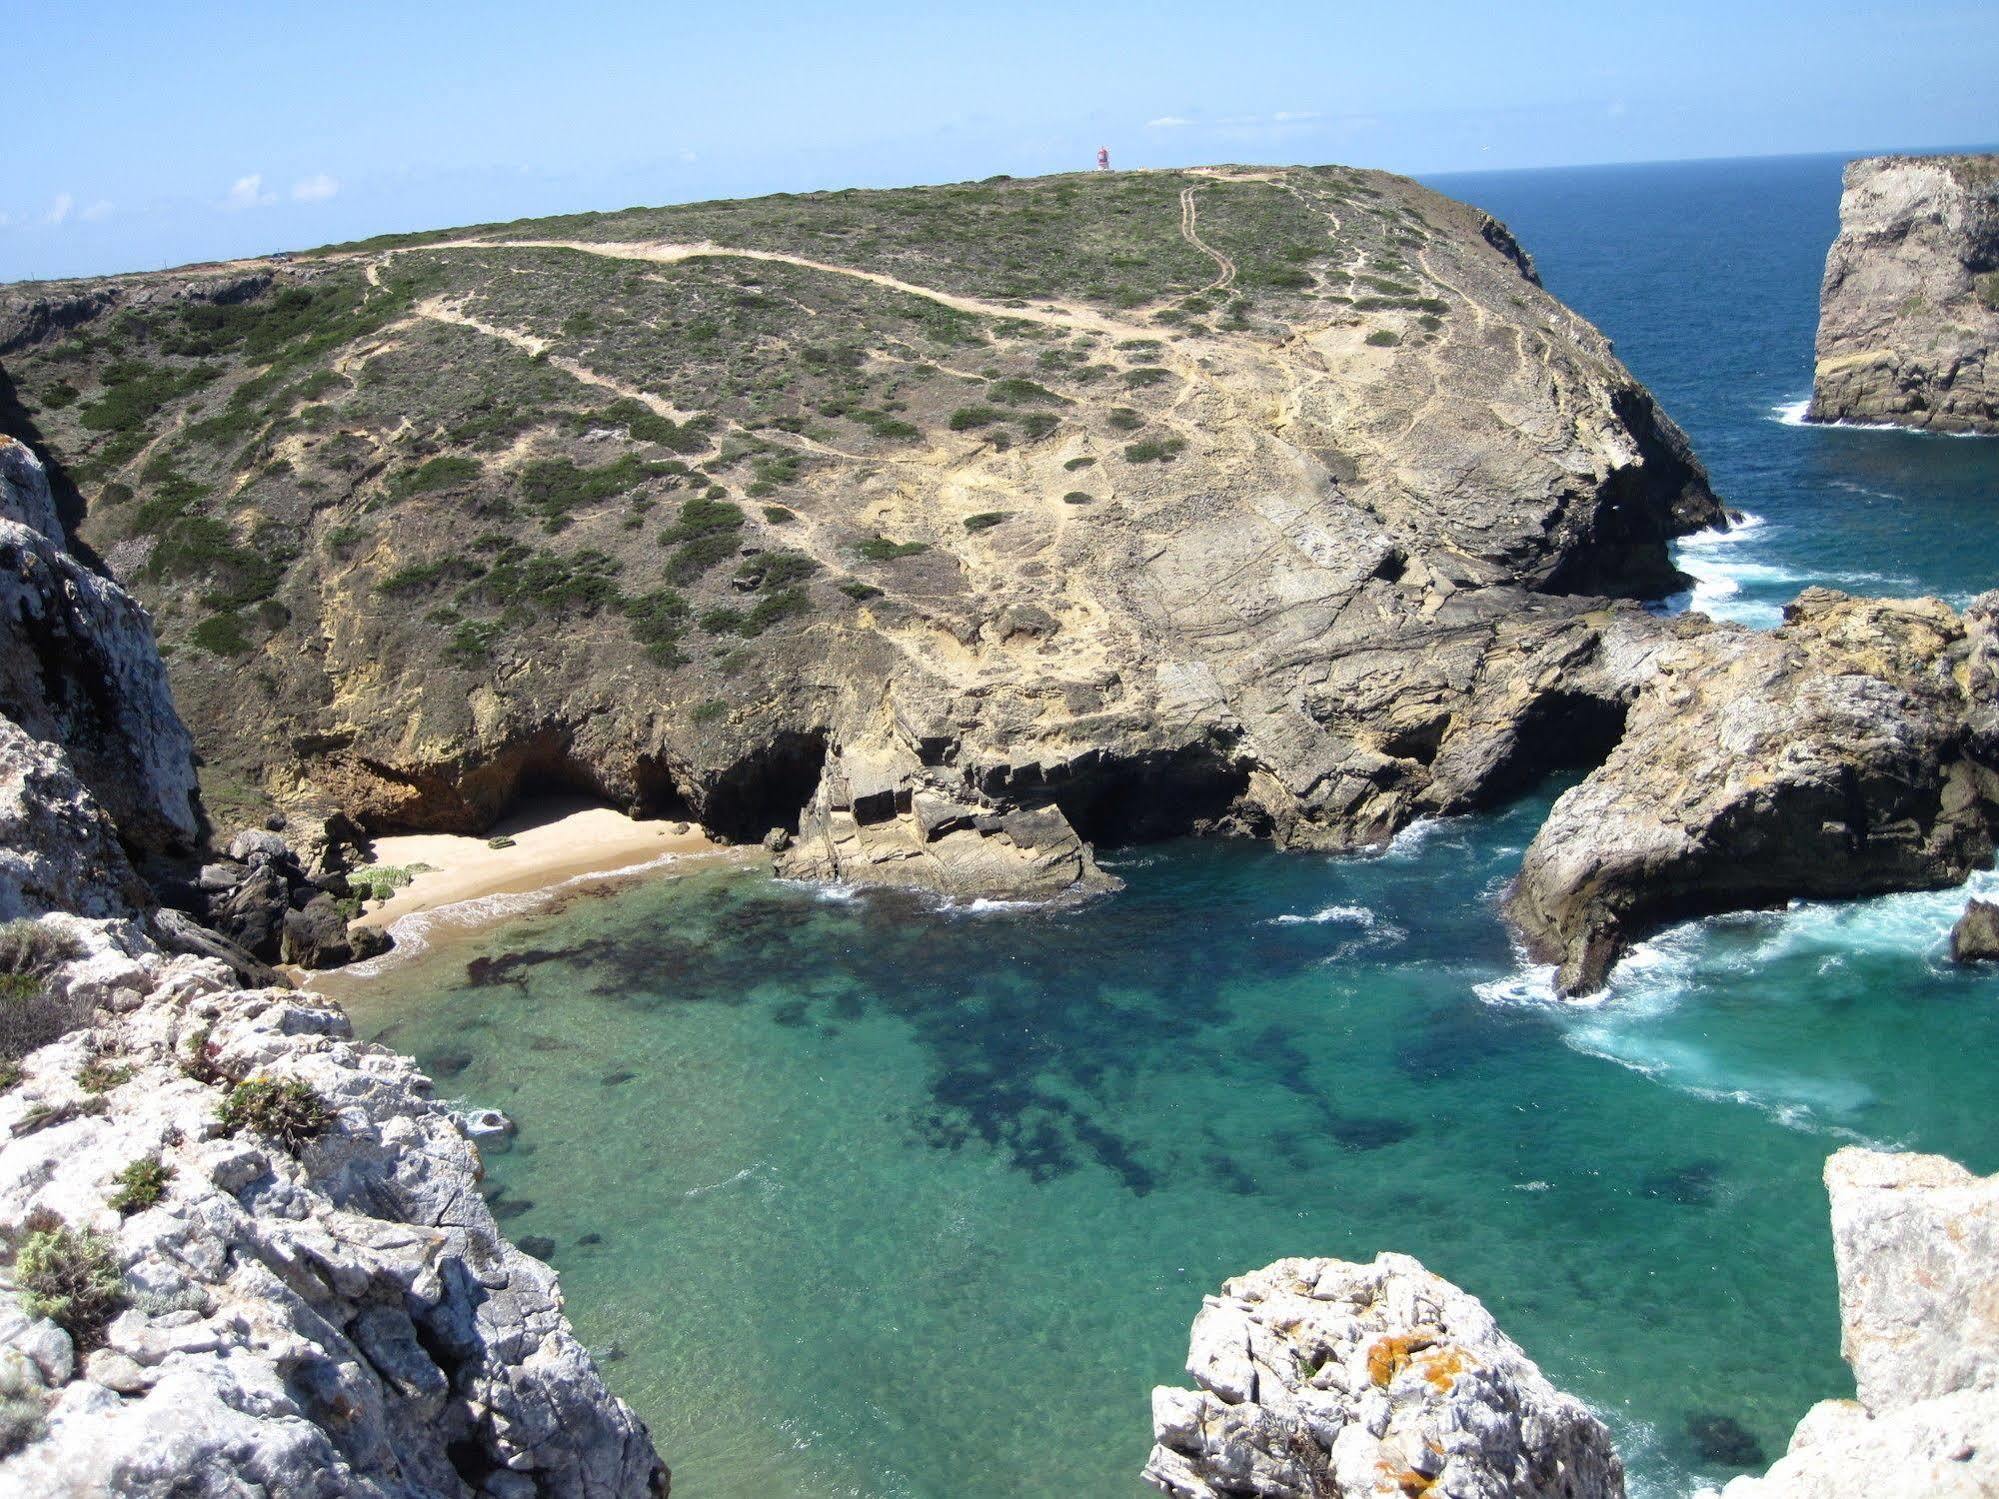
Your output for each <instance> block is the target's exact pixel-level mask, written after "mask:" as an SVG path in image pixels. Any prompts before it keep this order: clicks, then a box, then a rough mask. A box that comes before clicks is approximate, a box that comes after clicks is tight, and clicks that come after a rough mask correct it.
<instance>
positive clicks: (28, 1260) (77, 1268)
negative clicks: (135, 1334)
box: [14, 1220, 125, 1351]
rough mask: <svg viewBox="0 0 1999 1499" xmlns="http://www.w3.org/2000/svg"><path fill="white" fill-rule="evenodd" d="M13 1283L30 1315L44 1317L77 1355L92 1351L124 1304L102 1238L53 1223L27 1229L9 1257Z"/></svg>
mask: <svg viewBox="0 0 1999 1499" xmlns="http://www.w3.org/2000/svg"><path fill="white" fill-rule="evenodd" d="M14 1284H15V1285H16V1286H17V1287H19V1288H20V1292H21V1306H22V1309H23V1310H24V1311H26V1312H27V1313H28V1315H29V1316H31V1317H47V1318H48V1319H49V1320H50V1321H51V1322H53V1323H55V1324H56V1325H57V1326H58V1327H60V1328H62V1330H63V1331H64V1332H66V1333H68V1334H69V1335H70V1337H71V1338H72V1339H73V1340H74V1341H75V1342H76V1345H77V1348H78V1349H79V1351H81V1350H83V1349H87V1348H92V1347H95V1346H96V1344H97V1342H98V1340H99V1339H100V1338H101V1337H102V1336H103V1333H104V1327H105V1324H106V1323H108V1322H109V1321H110V1320H111V1318H112V1316H113V1315H114V1314H115V1313H116V1312H117V1310H118V1308H119V1307H120V1306H121V1305H122V1304H123V1303H124V1300H125V1278H124V1275H123V1274H122V1273H121V1271H120V1268H119V1265H118V1257H117V1255H116V1254H115V1253H114V1252H113V1249H112V1245H111V1240H110V1239H109V1238H107V1237H106V1236H105V1235H103V1234H100V1233H96V1232H93V1231H92V1230H90V1229H84V1230H83V1231H81V1232H78V1231H77V1230H75V1229H73V1228H71V1227H70V1226H69V1225H68V1224H66V1223H63V1222H62V1221H61V1220H57V1221H56V1222H55V1223H53V1224H48V1225H45V1226H41V1227H37V1228H34V1229H31V1230H30V1231H29V1233H28V1236H27V1237H26V1238H25V1239H23V1240H22V1241H21V1248H20V1252H19V1253H18V1254H16V1255H15V1256H14Z"/></svg>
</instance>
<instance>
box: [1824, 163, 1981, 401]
mask: <svg viewBox="0 0 1999 1499" xmlns="http://www.w3.org/2000/svg"><path fill="white" fill-rule="evenodd" d="M1811 419H1812V420H1814V421H1823V422H1832V421H1850V422H1889V423H1893V424H1895V425H1898V426H1910V427H1923V428H1927V429H1928V430H1930V431H1933V432H1999V156H1874V157H1868V158H1865V159H1863V160H1860V161H1856V162H1852V163H1850V164H1849V165H1848V166H1847V169H1846V187H1845V191H1844V192H1843V193H1842V194H1841V197H1840V201H1839V238H1838V239H1836V240H1834V241H1833V246H1832V251H1831V253H1830V254H1828V255H1827V256H1826V265H1825V281H1824V283H1823V285H1822V286H1821V288H1820V292H1819V331H1818V365H1817V371H1816V373H1815V375H1814V377H1813V382H1812V405H1811Z"/></svg>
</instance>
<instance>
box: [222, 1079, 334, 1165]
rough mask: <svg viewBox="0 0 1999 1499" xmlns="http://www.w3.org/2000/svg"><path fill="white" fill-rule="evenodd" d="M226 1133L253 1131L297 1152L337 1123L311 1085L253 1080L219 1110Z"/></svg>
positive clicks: (234, 1091)
mask: <svg viewBox="0 0 1999 1499" xmlns="http://www.w3.org/2000/svg"><path fill="white" fill-rule="evenodd" d="M215 1118H216V1121H217V1122H218V1123H219V1124H220V1125H221V1126H222V1131H223V1133H224V1134H229V1135H233V1134H235V1133H237V1132H238V1131H239V1130H245V1129H247V1130H249V1131H251V1132H252V1133H254V1134H259V1135H263V1136H264V1137H265V1138H267V1139H271V1140H275V1141H277V1142H278V1143H279V1144H280V1145H283V1146H284V1147H285V1149H287V1150H289V1151H292V1152H294V1153H296V1152H297V1151H299V1150H300V1149H302V1148H303V1147H304V1146H305V1145H306V1144H307V1142H309V1141H311V1140H315V1139H317V1138H318V1137H319V1136H320V1135H321V1134H322V1133H324V1132H325V1130H326V1128H327V1126H328V1125H329V1124H331V1123H332V1122H333V1111H332V1110H331V1109H329V1108H328V1107H327V1105H326V1100H325V1099H323V1098H321V1097H320V1096H319V1094H318V1093H317V1092H315V1091H314V1090H313V1087H312V1085H311V1084H309V1083H304V1082H301V1081H299V1080H298V1079H297V1078H284V1079H277V1078H268V1077H253V1078H248V1079H245V1080H244V1081H243V1082H240V1083H238V1084H236V1086H235V1087H233V1088H231V1089H230V1090H229V1092H228V1094H227V1095H226V1096H225V1097H224V1098H223V1100H222V1103H221V1104H220V1106H218V1107H217V1109H216V1111H215Z"/></svg>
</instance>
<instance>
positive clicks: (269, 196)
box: [222, 172, 278, 208]
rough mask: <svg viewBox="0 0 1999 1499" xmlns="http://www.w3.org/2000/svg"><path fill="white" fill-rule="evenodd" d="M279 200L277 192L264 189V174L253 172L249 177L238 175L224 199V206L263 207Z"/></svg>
mask: <svg viewBox="0 0 1999 1499" xmlns="http://www.w3.org/2000/svg"><path fill="white" fill-rule="evenodd" d="M277 201H278V195H277V194H276V193H267V192H265V191H264V174H263V173H262V172H252V173H250V175H249V176H247V177H238V178H237V179H236V180H235V182H233V183H231V184H230V187H229V196H228V197H226V198H224V199H223V200H222V206H223V207H224V208H262V207H264V206H265V205H266V204H270V203H275V202H277Z"/></svg>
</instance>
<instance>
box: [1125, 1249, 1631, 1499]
mask: <svg viewBox="0 0 1999 1499" xmlns="http://www.w3.org/2000/svg"><path fill="white" fill-rule="evenodd" d="M1187 1372H1188V1373H1189V1374H1191V1375H1192V1376H1193V1377H1194V1382H1195V1384H1196V1385H1197V1386H1198V1388H1197V1389H1193V1390H1182V1389H1174V1388H1171V1387H1162V1388H1160V1389H1157V1390H1155V1391H1153V1396H1152V1428H1153V1437H1154V1440H1155V1441H1156V1442H1157V1444H1158V1445H1157V1446H1155V1447H1154V1448H1153V1449H1152V1456H1151V1458H1150V1460H1148V1461H1147V1463H1146V1465H1145V1475H1144V1476H1145V1479H1146V1481H1147V1482H1148V1483H1150V1484H1151V1485H1152V1486H1153V1487H1154V1488H1157V1489H1159V1490H1160V1491H1161V1492H1163V1493H1166V1494H1171V1495H1174V1496H1176V1499H1226V1496H1236V1495H1246V1494H1257V1495H1267V1496H1290V1495H1297V1496H1301V1499H1302V1496H1313V1499H1346V1496H1360V1495H1377V1494H1379V1495H1403V1496H1406V1495H1423V1494H1431V1495H1436V1496H1438V1499H1442V1496H1444V1495H1449V1496H1451V1499H1618V1496H1621V1495H1622V1494H1623V1493H1624V1467H1623V1464H1622V1462H1621V1461H1620V1460H1619V1458H1618V1456H1617V1452H1616V1450H1615V1449H1614V1448H1613V1447H1612V1445H1611V1440H1610V1432H1609V1431H1608V1429H1607V1428H1605V1426H1604V1424H1603V1423H1602V1422H1601V1421H1599V1420H1598V1419H1597V1418H1596V1417H1595V1416H1593V1415H1591V1414H1590V1412H1589V1410H1588V1408H1587V1407H1585V1406H1584V1405H1583V1403H1582V1402H1581V1401H1579V1400H1576V1399H1574V1398H1573V1397H1571V1396H1568V1395H1564V1394H1563V1393H1561V1392H1560V1391H1559V1390H1557V1389H1555V1388H1554V1386H1552V1385H1551V1384H1549V1383H1548V1381H1547V1379H1546V1378H1544V1377H1543V1375H1542V1374H1541V1371H1540V1370H1539V1369H1538V1368H1536V1367H1535V1365H1534V1363H1533V1361H1532V1360H1531V1359H1529V1358H1528V1357H1527V1355H1526V1354H1524V1353H1522V1352H1521V1351H1520V1349H1519V1347H1518V1346H1517V1345H1515V1344H1514V1343H1513V1341H1512V1340H1511V1339H1509V1338H1508V1337H1507V1336H1506V1335H1505V1334H1504V1333H1502V1332H1501V1331H1500V1330H1499V1328H1498V1326H1497V1324H1495V1323H1494V1322H1493V1320H1492V1316H1491V1314H1490V1313H1488V1312H1487V1311H1486V1309H1485V1308H1484V1307H1483V1306H1482V1305H1480V1304H1479V1302H1478V1300H1477V1299H1476V1298H1475V1297H1472V1296H1468V1295H1466V1294H1465V1293H1464V1292H1463V1291H1461V1290H1459V1289H1458V1288H1457V1287H1456V1286H1454V1285H1452V1284H1451V1283H1450V1282H1449V1281H1446V1280H1443V1279H1441V1278H1440V1277H1438V1276H1435V1275H1432V1274H1431V1273H1430V1272H1429V1271H1427V1270H1425V1269H1424V1268H1423V1266H1422V1265H1420V1264H1419V1263H1417V1262H1416V1261H1415V1260H1413V1259H1410V1258H1409V1257H1408V1256H1407V1255H1400V1254H1383V1255H1379V1256H1377V1257H1376V1259H1375V1260H1374V1263H1372V1264H1368V1265H1362V1264H1355V1263H1352V1262H1350V1261H1346V1260H1332V1259H1289V1260H1279V1261H1278V1262H1277V1263H1276V1264H1274V1265H1271V1266H1269V1267H1267V1268H1265V1269H1263V1270H1259V1271H1256V1272H1255V1273H1254V1274H1251V1275H1244V1276H1238V1277H1237V1278H1235V1279H1234V1280H1231V1281H1229V1282H1227V1283H1226V1284H1225V1285H1224V1286H1223V1287H1222V1294H1221V1295H1220V1296H1210V1297H1208V1298H1207V1299H1206V1301H1205V1303H1204V1304H1203V1306H1202V1308H1201V1313H1200V1315H1199V1316H1198V1317H1197V1318H1195V1321H1194V1333H1193V1341H1192V1345H1191V1347H1190V1348H1189V1351H1188V1354H1187Z"/></svg>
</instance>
